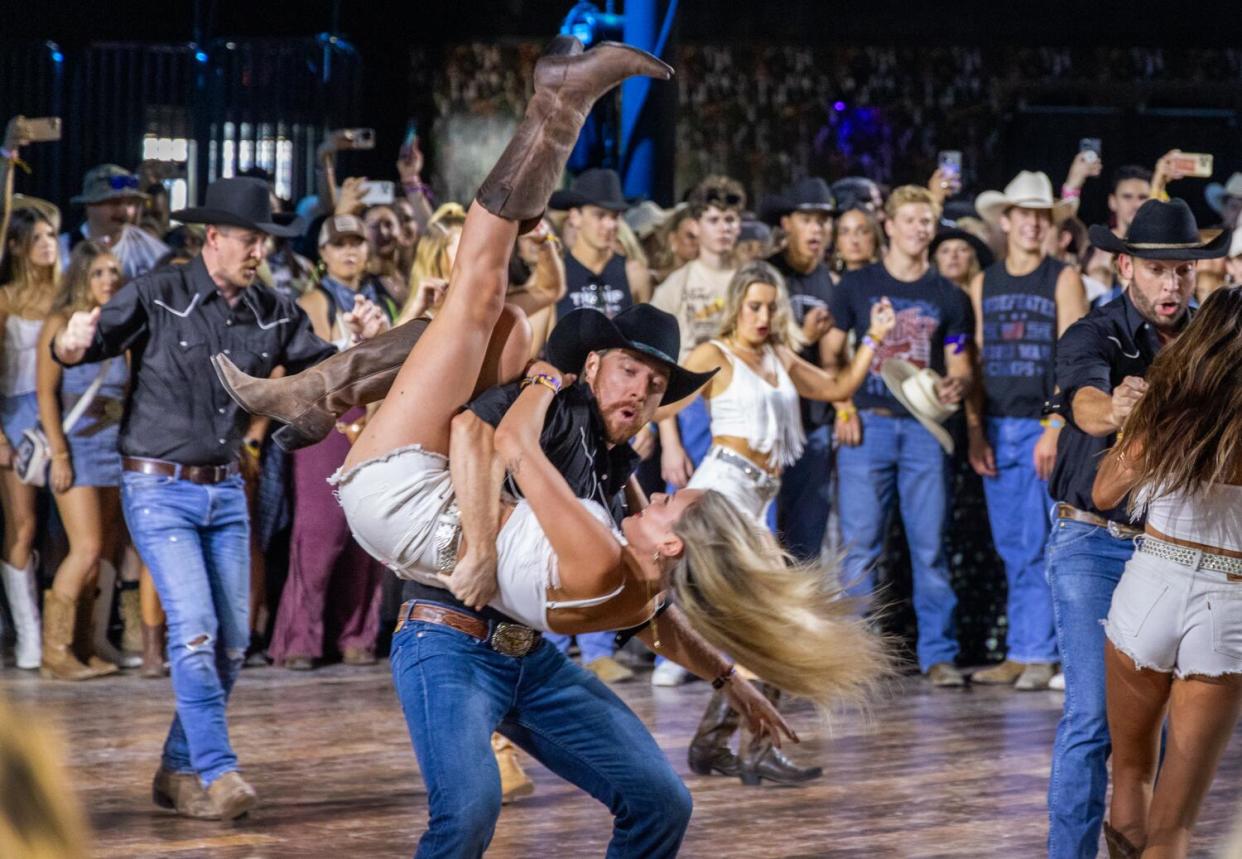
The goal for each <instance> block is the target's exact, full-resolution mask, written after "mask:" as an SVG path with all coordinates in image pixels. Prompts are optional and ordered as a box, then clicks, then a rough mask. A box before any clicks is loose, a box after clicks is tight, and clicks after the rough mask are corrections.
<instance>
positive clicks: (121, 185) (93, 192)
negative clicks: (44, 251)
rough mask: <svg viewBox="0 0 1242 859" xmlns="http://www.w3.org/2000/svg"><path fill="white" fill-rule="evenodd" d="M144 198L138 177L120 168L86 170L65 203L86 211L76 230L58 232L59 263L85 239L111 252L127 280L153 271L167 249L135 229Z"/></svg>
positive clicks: (151, 237)
mask: <svg viewBox="0 0 1242 859" xmlns="http://www.w3.org/2000/svg"><path fill="white" fill-rule="evenodd" d="M147 199H148V195H147V194H145V193H143V191H142V190H141V189H140V188H139V180H138V177H137V176H135V175H134V174H133V173H130V172H129V171H128V170H126V169H125V168H124V167H118V166H117V165H115V164H100V165H98V166H96V167H92V168H91V169H90V170H87V171H86V176H85V177H84V178H83V179H82V193H81V194H78V195H77V196H76V197H73V198H71V199H70V201H69V202H70V203H73V204H74V205H80V206H83V207H84V208H85V209H86V220H85V221H84V222H83V223H82V225H81V226H80V227H78V229H76V230H72V231H70V232H66V233H61V235H60V259H61V262H62V264H63V265H66V266H67V265H68V264H69V254H70V252H71V251H72V250H73V248H74V247H76V246H77V245H78V243H79V242H82V241H84V240H87V239H89V240H91V241H93V242H98V243H99V244H101V245H103V246H105V247H107V248H108V249H109V250H110V251H111V252H112V254H113V256H115V257H116V258H117V260H118V261H119V262H120V263H121V270H122V271H124V273H125V277H126V278H127V279H131V278H135V277H137V276H138V275H140V274H146V273H147V272H148V271H150V270H151V269H152V268H154V267H155V263H156V262H157V261H158V260H159V259H160V258H161V257H163V256H164V254H166V253H168V251H169V247H168V245H166V244H164V243H163V242H162V241H160V240H159V239H157V238H156V237H155V236H153V235H151V234H150V233H148V232H147V231H146V230H142V229H140V228H138V227H137V226H135V225H136V224H137V223H138V213H139V210H140V209H141V207H142V205H143V203H145V202H146V201H147Z"/></svg>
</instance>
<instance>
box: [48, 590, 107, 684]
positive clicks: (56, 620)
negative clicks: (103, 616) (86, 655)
mask: <svg viewBox="0 0 1242 859" xmlns="http://www.w3.org/2000/svg"><path fill="white" fill-rule="evenodd" d="M77 608H78V604H77V602H76V601H74V600H71V599H69V598H68V597H63V596H61V595H60V594H58V593H56V591H53V590H46V591H44V592H43V664H42V665H41V666H40V668H39V674H40V675H41V676H43V677H46V678H49V679H52V680H89V679H90V678H92V677H94V676H96V675H95V672H94V671H93V670H91V669H90V668H88V667H87V666H85V665H83V664H82V663H81V662H79V661H78V657H77V655H75V654H74V652H73V631H74V618H75V614H76V612H77Z"/></svg>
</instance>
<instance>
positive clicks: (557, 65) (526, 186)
mask: <svg viewBox="0 0 1242 859" xmlns="http://www.w3.org/2000/svg"><path fill="white" fill-rule="evenodd" d="M635 75H646V76H647V77H653V78H659V79H660V80H668V79H669V78H671V77H672V76H673V69H672V68H671V67H670V66H669V65H667V64H666V63H663V62H661V61H660V60H659V59H657V58H656V57H654V56H652V55H651V54H649V53H647V52H646V51H641V50H639V49H638V48H633V47H630V46H629V45H622V44H619V43H617V42H601V43H600V44H598V45H596V46H595V47H594V48H592V49H591V50H589V51H587V52H586V53H582V45H581V43H580V42H578V40H577V39H573V38H569V37H565V36H558V37H557V38H556V39H553V40H552V44H551V45H549V47H548V50H547V51H546V52H545V53H544V55H543V56H542V57H540V58H539V62H537V63H536V64H535V94H534V95H533V96H532V97H531V100H530V102H528V103H527V105H526V114H525V115H524V116H523V117H522V122H521V123H520V124H519V125H518V127H517V130H516V131H515V132H514V134H513V139H512V140H510V141H509V145H508V146H507V147H505V151H504V153H503V154H502V155H501V156H500V160H498V161H497V162H496V166H495V167H493V168H492V172H491V173H489V174H488V176H487V178H486V179H485V180H483V184H482V185H481V186H479V192H478V194H477V195H476V197H475V199H477V200H478V201H479V205H481V206H482V207H483V208H484V209H487V211H489V212H491V213H492V214H493V215H496V216H497V217H499V218H506V219H508V220H511V221H519V222H520V223H521V226H520V227H519V232H527V231H529V230H531V229H534V227H535V226H536V225H537V224H538V223H539V219H540V218H541V217H542V215H543V210H544V208H545V207H546V206H547V205H548V198H549V197H550V196H551V195H552V192H553V191H554V190H556V186H557V185H558V184H559V183H560V181H561V172H562V171H563V170H564V169H565V162H566V161H567V160H568V159H569V153H570V150H572V149H573V147H574V144H575V143H577V142H578V133H579V132H580V131H581V130H582V126H583V123H585V122H586V118H587V114H588V113H590V111H591V107H592V106H593V105H594V104H595V102H596V101H597V100H598V99H599V98H600V96H602V95H604V93H606V92H608V91H609V90H610V89H612V88H613V87H615V86H617V84H619V83H621V82H622V81H623V80H625V79H626V78H629V77H634V76H635Z"/></svg>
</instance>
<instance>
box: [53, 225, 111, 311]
mask: <svg viewBox="0 0 1242 859" xmlns="http://www.w3.org/2000/svg"><path fill="white" fill-rule="evenodd" d="M105 254H106V255H107V256H113V253H112V251H110V250H108V249H107V248H106V247H104V246H103V245H101V244H99V243H98V242H92V241H89V240H88V241H82V242H78V244H77V246H76V247H75V248H74V249H73V253H71V254H70V255H69V268H68V269H66V271H65V276H64V277H63V278H61V281H60V290H59V291H58V292H57V293H56V300H55V301H53V302H52V312H53V313H63V314H64V315H65V316H69V315H70V314H72V313H74V312H76V311H79V310H91V309H93V308H94V307H95V299H94V298H93V297H92V296H91V266H92V265H94V264H95V260H96V259H98V258H99V257H101V256H104V255H105ZM117 268H118V269H119V268H120V265H119V262H118V265H117Z"/></svg>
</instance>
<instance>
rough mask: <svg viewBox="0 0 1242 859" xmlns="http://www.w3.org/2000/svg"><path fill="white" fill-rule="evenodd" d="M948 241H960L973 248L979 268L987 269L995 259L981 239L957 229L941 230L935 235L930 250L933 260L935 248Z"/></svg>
mask: <svg viewBox="0 0 1242 859" xmlns="http://www.w3.org/2000/svg"><path fill="white" fill-rule="evenodd" d="M949 239H960V240H962V241H964V242H965V243H966V244H968V245H970V246H971V247H972V248H974V249H975V259H976V260H978V261H979V268H987V267H988V266H990V265H991V264H992V263H993V262H994V261H995V258H994V257H993V256H992V249H991V248H989V247H988V246H987V244H986V243H985V242H984V241H983V240H982V239H981V238H979V237H978V236H976V235H975V234H974V233H971V232H967V231H966V230H959V229H958V228H957V227H952V228H949V229H942V230H940V231H939V232H937V233H936V237H935V238H934V239H932V243H931V250H930V253H931V257H932V259H933V260H934V259H935V258H936V248H938V247H940V246H941V245H942V244H944V243H945V242H947V241H949Z"/></svg>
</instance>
